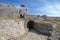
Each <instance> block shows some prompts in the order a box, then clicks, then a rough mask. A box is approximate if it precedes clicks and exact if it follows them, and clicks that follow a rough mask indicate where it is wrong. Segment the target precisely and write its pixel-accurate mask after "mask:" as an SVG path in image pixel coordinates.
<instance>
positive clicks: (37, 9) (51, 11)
mask: <svg viewBox="0 0 60 40" xmlns="http://www.w3.org/2000/svg"><path fill="white" fill-rule="evenodd" d="M0 2H1V3H6V4H10V5H14V6H15V7H16V8H17V9H21V7H20V4H22V3H23V4H25V6H26V8H28V13H29V14H32V15H48V16H60V0H0Z"/></svg>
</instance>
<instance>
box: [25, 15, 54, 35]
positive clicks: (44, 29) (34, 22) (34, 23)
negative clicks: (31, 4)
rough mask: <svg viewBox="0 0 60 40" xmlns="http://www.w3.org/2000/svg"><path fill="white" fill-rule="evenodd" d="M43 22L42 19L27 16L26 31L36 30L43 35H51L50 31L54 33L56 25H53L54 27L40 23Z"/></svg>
mask: <svg viewBox="0 0 60 40" xmlns="http://www.w3.org/2000/svg"><path fill="white" fill-rule="evenodd" d="M41 21H43V18H41V17H38V16H32V15H28V16H26V17H25V22H24V25H25V28H26V31H30V30H31V29H34V30H37V31H38V32H40V33H42V34H46V35H50V31H53V29H54V28H55V24H53V25H54V26H53V25H52V24H44V23H40V22H41Z"/></svg>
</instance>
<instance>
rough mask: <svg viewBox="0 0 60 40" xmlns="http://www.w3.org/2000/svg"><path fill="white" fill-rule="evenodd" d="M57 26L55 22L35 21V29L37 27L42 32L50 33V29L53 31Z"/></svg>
mask: <svg viewBox="0 0 60 40" xmlns="http://www.w3.org/2000/svg"><path fill="white" fill-rule="evenodd" d="M55 28H56V25H55V24H45V23H35V24H34V29H36V30H37V31H39V32H42V33H46V34H48V33H50V31H53V30H54V29H55Z"/></svg>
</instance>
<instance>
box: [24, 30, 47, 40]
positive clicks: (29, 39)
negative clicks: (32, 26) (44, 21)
mask: <svg viewBox="0 0 60 40" xmlns="http://www.w3.org/2000/svg"><path fill="white" fill-rule="evenodd" d="M47 38H48V37H47V36H44V35H41V34H38V32H37V31H35V30H31V31H30V32H29V33H28V35H27V36H26V37H25V38H24V39H23V40H47Z"/></svg>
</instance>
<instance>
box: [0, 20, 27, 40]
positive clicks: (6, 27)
mask: <svg viewBox="0 0 60 40" xmlns="http://www.w3.org/2000/svg"><path fill="white" fill-rule="evenodd" d="M25 32H26V31H25V29H24V21H20V22H15V21H14V20H0V39H4V40H12V39H13V40H20V37H21V36H22V35H24V33H25Z"/></svg>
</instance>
